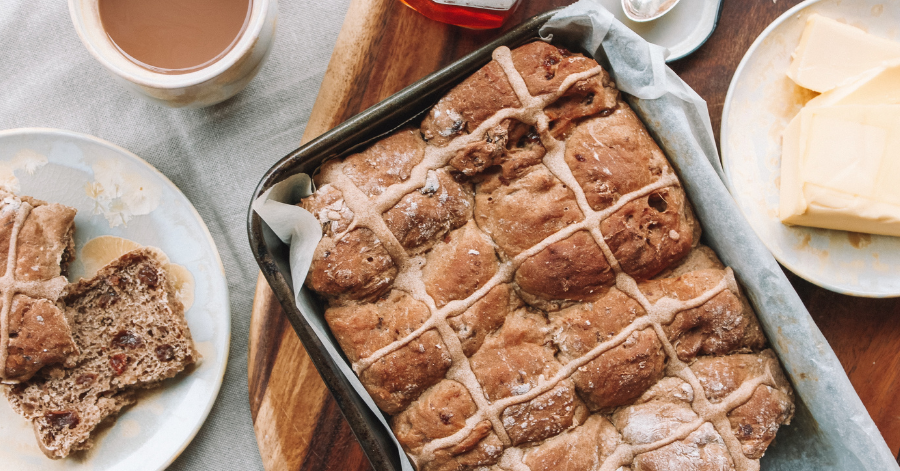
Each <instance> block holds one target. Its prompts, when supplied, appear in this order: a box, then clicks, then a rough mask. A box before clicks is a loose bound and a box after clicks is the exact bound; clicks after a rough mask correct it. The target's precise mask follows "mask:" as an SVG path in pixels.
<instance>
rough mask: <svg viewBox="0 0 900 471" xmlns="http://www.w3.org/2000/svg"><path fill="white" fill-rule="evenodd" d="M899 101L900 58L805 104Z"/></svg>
mask: <svg viewBox="0 0 900 471" xmlns="http://www.w3.org/2000/svg"><path fill="white" fill-rule="evenodd" d="M897 104H900V60H892V61H887V62H884V63H883V64H882V65H881V66H879V67H875V68H873V69H869V70H867V71H865V72H863V73H862V74H860V75H858V76H856V77H854V78H853V79H851V80H850V81H848V82H846V83H845V84H843V85H841V86H838V87H835V88H834V89H832V90H829V91H827V92H825V93H823V94H821V95H819V96H817V97H815V98H813V99H812V100H809V101H808V102H807V103H806V107H807V108H815V107H821V106H834V105H897Z"/></svg>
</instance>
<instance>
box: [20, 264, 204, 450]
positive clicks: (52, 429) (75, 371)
mask: <svg viewBox="0 0 900 471" xmlns="http://www.w3.org/2000/svg"><path fill="white" fill-rule="evenodd" d="M167 263H168V260H167V259H166V258H165V255H163V254H162V253H161V252H160V251H159V250H158V249H153V248H141V249H138V250H134V251H132V252H129V253H127V254H125V255H123V256H122V257H120V258H119V259H117V260H115V261H113V262H112V263H110V264H109V265H107V266H106V267H104V268H102V269H101V270H100V271H99V272H98V273H97V274H96V275H95V276H94V277H92V278H91V279H82V280H80V281H78V282H77V283H73V284H72V285H69V286H68V288H67V289H66V291H65V292H64V293H63V296H62V303H64V305H65V307H64V309H65V314H66V316H67V317H68V318H69V319H71V325H72V332H73V335H74V338H75V342H76V344H77V347H78V350H79V354H78V356H77V359H76V360H75V362H74V363H75V365H74V367H71V368H66V367H63V366H51V367H46V368H44V369H43V370H41V371H40V372H38V374H37V375H35V376H34V377H33V378H32V379H31V380H29V381H27V382H25V383H22V384H19V385H16V386H13V387H9V388H8V389H7V391H6V394H7V398H8V399H9V401H10V404H11V405H12V407H13V409H14V410H15V411H16V412H18V413H19V414H21V415H23V416H24V417H26V418H28V419H30V420H31V421H32V422H33V425H34V430H35V434H36V436H37V439H38V443H39V444H40V446H41V449H42V450H43V451H44V453H45V454H46V455H47V456H49V457H51V458H63V457H66V456H68V455H69V454H70V453H71V452H72V451H75V450H83V449H87V448H90V447H91V446H92V440H91V433H92V432H93V431H94V430H95V429H96V428H97V426H98V425H100V423H101V422H103V421H104V420H105V419H107V418H110V417H114V416H115V415H116V414H117V413H118V412H119V411H120V410H121V409H122V408H123V407H125V406H127V405H129V404H131V403H133V402H134V400H135V394H134V393H135V390H136V389H139V388H151V387H155V386H157V385H159V383H160V382H161V381H162V380H164V379H167V378H171V377H173V376H175V375H176V374H178V373H179V372H181V371H182V370H184V368H185V367H186V366H188V365H190V364H192V363H194V362H195V361H196V359H197V358H198V355H197V353H196V351H195V350H194V346H193V341H192V340H191V334H190V331H189V329H188V326H187V323H186V321H185V319H184V310H183V307H182V305H181V302H180V301H179V300H178V299H176V297H175V294H174V290H173V287H172V286H171V284H170V283H169V280H168V275H167V272H166V269H165V267H166V264H167Z"/></svg>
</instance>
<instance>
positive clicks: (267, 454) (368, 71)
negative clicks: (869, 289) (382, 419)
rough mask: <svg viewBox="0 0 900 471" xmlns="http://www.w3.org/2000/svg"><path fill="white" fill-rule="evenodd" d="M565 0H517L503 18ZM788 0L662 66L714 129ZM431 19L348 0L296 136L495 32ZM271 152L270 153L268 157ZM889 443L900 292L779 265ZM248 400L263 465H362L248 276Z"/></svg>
mask: <svg viewBox="0 0 900 471" xmlns="http://www.w3.org/2000/svg"><path fill="white" fill-rule="evenodd" d="M572 1H573V0H524V1H523V4H522V6H521V7H520V8H519V11H518V12H517V13H516V14H515V16H514V17H513V18H512V19H511V20H510V22H509V23H508V24H509V25H515V24H517V23H519V22H521V21H522V20H524V19H526V18H528V17H530V16H532V15H535V14H537V13H541V12H543V11H546V10H548V9H550V8H553V7H557V6H562V5H567V4H569V3H572ZM797 3H799V0H779V1H774V2H773V1H769V0H725V1H724V5H723V8H722V15H721V18H720V20H719V24H718V27H717V29H716V31H715V33H713V35H712V37H711V38H710V39H709V41H707V43H706V44H704V45H703V46H702V47H701V48H700V49H699V50H697V51H696V52H695V53H693V54H692V55H691V56H688V57H687V58H685V59H682V60H679V61H677V62H675V63H673V64H671V67H672V69H674V70H675V72H676V73H678V74H679V75H680V76H681V77H682V78H683V79H684V80H685V81H686V82H687V83H688V84H690V85H691V86H692V87H693V88H694V90H696V91H697V92H698V93H699V94H700V95H701V96H702V97H703V98H704V99H705V100H706V102H707V104H708V106H709V112H710V115H711V117H712V124H713V129H714V130H715V131H716V138H717V139H718V133H719V126H720V122H721V119H722V106H723V104H724V102H725V93H726V91H727V90H728V85H729V83H730V81H731V77H732V75H733V74H734V71H735V69H736V68H737V65H738V63H739V62H740V60H741V58H742V57H743V55H744V53H745V52H746V51H747V49H748V48H749V47H750V44H751V43H752V42H753V40H754V39H756V37H757V36H758V35H759V34H760V33H761V32H762V30H763V29H764V28H765V27H766V26H767V25H768V24H769V23H771V22H772V21H773V20H775V18H777V17H778V16H779V15H780V14H781V13H782V12H784V11H786V10H787V9H789V8H791V7H792V6H794V5H796V4H797ZM501 33H502V30H495V31H471V30H465V29H461V28H457V27H453V26H448V25H444V24H441V23H437V22H434V21H431V20H428V19H427V18H425V17H423V16H421V15H419V14H418V13H415V12H414V11H412V10H411V9H409V8H407V7H406V6H404V5H403V4H401V3H400V2H399V1H398V0H353V2H352V4H351V6H350V9H349V11H348V13H347V17H346V19H345V21H344V25H343V28H342V30H341V33H340V35H339V37H338V41H337V44H336V46H335V49H334V52H333V54H332V57H331V62H330V63H329V65H328V70H327V72H326V75H325V79H324V81H323V83H322V87H321V89H320V91H319V95H318V98H317V100H316V104H315V106H314V107H313V110H312V115H311V116H310V120H309V124H308V125H307V128H306V131H305V133H304V135H303V142H307V141H309V140H311V139H312V138H314V137H316V136H318V135H319V134H321V133H323V132H325V131H327V130H328V129H331V128H332V127H334V126H335V125H337V124H339V123H341V122H343V121H344V120H346V119H347V118H349V117H351V116H353V115H355V114H356V113H358V112H360V111H362V110H364V109H366V108H368V107H369V106H371V105H373V104H375V103H377V102H378V101H380V100H382V99H383V98H385V97H387V96H389V95H391V94H393V93H394V92H396V91H398V90H400V89H401V88H403V87H405V86H406V85H409V84H411V83H412V82H414V81H416V80H418V79H419V78H421V77H423V76H425V75H427V74H429V73H431V72H433V71H435V70H437V69H439V68H441V67H443V66H444V65H446V64H448V63H450V62H452V61H454V60H456V59H458V58H459V57H461V56H463V55H464V54H466V53H468V52H470V51H472V50H474V49H475V48H477V47H479V46H480V45H482V44H485V43H486V42H488V41H489V40H491V39H493V38H495V37H496V36H498V35H500V34H501ZM275 157H280V156H275ZM788 278H789V279H790V281H791V283H792V284H793V285H794V288H795V289H796V290H797V292H798V293H799V294H800V297H801V298H802V299H803V302H804V303H805V304H806V306H807V308H808V309H809V311H810V312H811V313H812V316H813V318H814V319H815V320H816V323H817V324H818V326H819V328H820V329H821V330H822V332H823V333H824V335H825V337H826V338H827V339H828V341H829V342H830V343H831V346H832V347H833V348H834V351H835V353H837V356H838V358H840V361H841V364H842V365H843V367H844V369H845V371H846V372H847V374H848V375H849V377H850V381H851V382H852V383H853V386H854V387H855V388H856V391H857V392H858V393H859V396H860V398H861V399H862V401H863V403H864V404H865V405H866V408H867V409H868V411H869V414H870V415H871V416H872V418H873V419H874V421H875V424H876V425H877V426H878V428H879V430H880V431H881V433H882V434H883V435H884V438H885V440H886V441H887V443H888V445H889V446H890V448H891V450H892V452H893V453H894V454H895V455H896V454H898V452H900V403H898V402H900V401H897V399H898V398H900V394H898V392H900V300H898V299H863V298H854V297H850V296H844V295H840V294H837V293H833V292H830V291H827V290H824V289H822V288H819V287H817V286H814V285H812V284H810V283H808V282H806V281H804V280H802V279H800V278H798V277H796V276H794V275H793V274H791V273H788ZM248 375H249V389H250V391H249V392H250V408H251V411H252V414H253V424H254V428H255V430H256V437H257V441H258V443H259V448H260V452H261V455H262V459H263V463H264V465H265V467H266V469H267V470H269V471H275V470H295V469H304V470H306V469H310V470H363V469H371V467H370V465H369V462H368V460H367V459H366V457H365V455H364V454H363V452H362V449H361V448H360V446H359V444H358V443H357V442H356V439H355V438H354V437H353V433H352V432H351V430H350V427H349V425H348V424H347V421H346V420H345V419H344V417H343V416H342V415H341V412H340V409H339V408H338V406H337V404H336V403H335V402H334V400H333V399H332V397H331V394H330V393H329V392H328V389H327V388H326V387H325V385H324V383H323V382H322V380H321V378H320V377H319V374H318V373H317V372H316V369H315V367H314V366H313V365H312V363H311V362H310V360H309V357H308V356H307V354H306V351H305V350H304V349H303V346H302V345H301V343H300V341H299V339H298V338H297V336H296V334H295V333H294V331H293V330H292V329H291V326H290V324H289V323H288V321H287V319H286V317H285V316H284V314H283V313H282V311H281V308H280V306H279V305H278V302H277V301H276V300H275V298H274V295H273V294H272V291H271V290H270V289H269V286H268V285H267V284H266V282H265V280H264V279H263V278H262V277H260V279H259V282H258V285H257V289H256V297H255V300H254V305H253V314H252V320H251V327H250V352H249V360H248Z"/></svg>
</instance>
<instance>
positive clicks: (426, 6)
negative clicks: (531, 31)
mask: <svg viewBox="0 0 900 471" xmlns="http://www.w3.org/2000/svg"><path fill="white" fill-rule="evenodd" d="M400 1H402V2H403V3H405V4H406V5H408V6H409V7H411V8H412V9H414V10H416V11H418V12H419V13H421V14H423V15H425V16H427V17H428V18H431V19H432V20H435V21H440V22H443V23H450V24H452V25H456V26H462V27H464V28H472V29H491V28H499V27H500V26H502V25H503V23H504V22H506V20H507V19H508V18H509V17H510V16H512V14H513V13H514V12H515V11H516V8H517V7H518V6H519V4H520V3H522V0H400Z"/></svg>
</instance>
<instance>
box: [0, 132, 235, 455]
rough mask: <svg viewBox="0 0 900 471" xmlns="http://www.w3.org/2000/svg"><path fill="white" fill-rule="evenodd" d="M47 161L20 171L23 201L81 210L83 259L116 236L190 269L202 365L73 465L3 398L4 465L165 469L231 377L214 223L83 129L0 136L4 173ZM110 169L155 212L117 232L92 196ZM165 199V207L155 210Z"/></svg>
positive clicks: (191, 320) (0, 451)
mask: <svg viewBox="0 0 900 471" xmlns="http://www.w3.org/2000/svg"><path fill="white" fill-rule="evenodd" d="M42 157H44V158H46V160H47V161H48V163H46V164H45V165H42V166H39V167H37V168H34V169H33V173H31V174H29V173H28V169H20V170H15V173H14V175H15V177H16V178H17V180H18V183H19V184H20V185H21V194H25V195H29V196H34V197H36V198H39V199H43V200H47V201H54V202H59V203H63V204H66V205H69V206H73V207H75V208H76V209H78V215H77V216H76V217H75V227H76V229H75V242H76V249H77V250H78V251H79V253H80V250H81V247H82V246H84V244H85V242H87V241H88V240H90V239H93V238H94V237H97V236H100V235H114V236H119V237H124V238H126V239H131V240H134V241H136V242H138V243H140V244H144V245H152V246H156V247H159V248H161V249H162V250H163V251H164V252H165V253H166V254H168V255H169V257H170V258H171V260H172V262H173V263H177V264H180V265H183V266H185V267H186V268H187V269H188V270H190V272H191V274H193V276H194V280H195V284H196V287H195V291H194V293H195V300H194V304H193V306H192V307H191V309H190V310H189V311H188V312H187V315H186V317H187V321H188V324H189V326H190V329H191V333H192V334H193V337H194V341H195V343H196V346H197V350H198V351H199V352H200V354H201V355H202V357H203V358H202V359H201V360H200V363H199V364H198V365H197V366H196V368H194V369H193V371H191V372H190V374H187V375H184V374H182V375H180V376H178V377H177V378H174V379H171V380H168V381H166V382H165V384H164V385H163V387H162V388H160V389H156V390H153V391H151V392H148V393H147V394H146V395H145V396H143V397H142V398H141V399H140V400H139V401H138V403H137V404H136V405H134V406H133V407H130V408H128V409H126V411H125V412H124V413H123V414H122V415H120V416H119V418H118V420H117V421H116V422H115V425H113V426H112V427H109V428H107V429H105V430H104V431H102V432H101V433H100V435H99V437H98V439H97V440H95V445H94V448H93V449H91V450H89V451H87V452H84V453H78V454H75V455H73V456H72V457H69V458H67V459H65V460H59V461H52V460H50V459H48V458H46V457H45V456H44V454H43V453H41V451H40V449H39V448H38V446H37V442H36V441H35V437H34V433H33V432H32V429H31V426H30V423H29V422H27V421H26V420H25V419H23V418H22V417H20V416H19V415H17V414H15V413H14V412H13V411H12V409H11V408H10V407H9V406H8V404H6V401H5V400H0V402H2V404H0V468H2V469H4V470H17V471H30V470H41V471H52V470H92V471H101V470H123V471H124V470H134V469H140V470H147V471H152V470H161V469H164V468H165V467H167V466H168V465H169V464H170V463H171V462H172V461H173V460H174V459H175V458H176V457H177V456H178V455H179V454H180V453H181V452H182V451H183V450H184V448H185V447H186V446H187V444H188V443H190V441H191V439H193V438H194V435H196V433H197V431H198V430H199V429H200V426H201V425H202V424H203V422H204V420H206V416H207V415H208V414H209V411H210V409H211V408H212V405H213V402H214V401H215V399H216V396H217V394H218V392H219V387H220V386H221V384H222V377H223V375H224V373H225V364H226V362H227V360H228V346H229V341H230V335H231V334H230V330H231V319H230V318H231V313H230V310H229V303H228V285H227V284H226V282H225V273H224V270H223V268H222V262H221V260H220V259H219V254H218V252H217V251H216V247H215V244H214V243H213V240H212V237H211V236H210V234H209V231H208V230H207V228H206V225H205V224H204V223H203V220H202V219H201V218H200V215H199V214H197V211H196V210H195V209H194V207H193V206H191V203H190V202H189V201H188V200H187V198H185V196H184V194H182V193H181V191H180V190H178V188H177V187H176V186H175V185H174V184H172V182H171V181H169V179H167V178H166V177H165V176H164V175H163V174H161V173H159V171H157V170H156V169H155V168H153V167H151V166H150V165H149V164H148V163H147V162H145V161H143V160H141V159H140V158H139V157H137V156H136V155H134V154H132V153H130V152H128V151H126V150H125V149H122V148H120V147H117V146H115V145H113V144H110V143H108V142H106V141H103V140H100V139H98V138H95V137H92V136H88V135H84V134H78V133H74V132H68V131H60V130H54V129H14V130H10V131H3V132H0V167H6V168H8V166H9V162H13V161H15V162H17V164H18V165H16V166H17V167H24V166H25V165H24V164H25V163H28V162H38V161H40V160H42ZM104 166H105V167H107V168H112V169H113V171H114V174H111V175H110V177H111V178H113V179H115V178H119V179H121V180H120V181H118V183H120V184H121V183H123V182H124V184H125V185H128V184H135V183H138V184H139V186H138V188H139V189H141V190H142V191H144V192H146V194H148V195H149V197H148V198H147V199H146V200H145V201H144V202H143V206H144V209H145V210H149V209H151V208H153V207H154V206H155V209H153V210H152V211H150V212H149V214H146V215H138V216H134V217H133V218H132V219H131V220H129V221H128V222H127V223H126V224H125V225H123V224H119V225H116V226H115V227H111V224H110V223H109V222H108V221H107V219H106V218H105V217H104V216H103V215H102V214H95V212H94V208H95V206H96V201H95V200H94V199H92V198H91V197H89V196H88V191H87V188H88V185H89V184H91V183H93V182H95V178H96V177H97V176H98V175H95V172H94V169H98V168H103V167H104ZM0 170H2V168H0ZM102 172H103V171H102V170H101V171H100V181H101V183H102V182H103V178H102ZM0 174H2V172H0ZM107 183H108V182H107ZM113 183H116V182H113ZM120 190H121V188H120ZM156 197H158V205H154V204H153V203H154V201H156ZM131 203H132V204H135V201H133V200H132V201H131ZM138 206H140V205H138ZM114 209H115V208H114ZM138 212H140V211H138ZM114 221H115V218H114ZM70 271H71V274H70V277H69V278H70V280H74V279H76V278H77V276H78V275H79V274H81V273H83V267H82V266H81V264H80V262H79V261H78V260H77V259H76V261H75V263H73V264H72V266H71V270H70Z"/></svg>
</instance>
